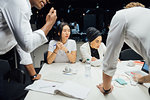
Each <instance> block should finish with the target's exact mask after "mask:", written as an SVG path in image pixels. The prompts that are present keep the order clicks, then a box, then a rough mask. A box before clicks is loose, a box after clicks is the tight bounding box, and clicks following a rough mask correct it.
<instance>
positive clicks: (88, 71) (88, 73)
mask: <svg viewBox="0 0 150 100" xmlns="http://www.w3.org/2000/svg"><path fill="white" fill-rule="evenodd" d="M85 76H86V77H90V76H91V65H90V59H86V62H85Z"/></svg>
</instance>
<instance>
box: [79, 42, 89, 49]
mask: <svg viewBox="0 0 150 100" xmlns="http://www.w3.org/2000/svg"><path fill="white" fill-rule="evenodd" d="M87 45H88V42H85V43H83V44H82V45H81V47H80V48H85V47H87Z"/></svg>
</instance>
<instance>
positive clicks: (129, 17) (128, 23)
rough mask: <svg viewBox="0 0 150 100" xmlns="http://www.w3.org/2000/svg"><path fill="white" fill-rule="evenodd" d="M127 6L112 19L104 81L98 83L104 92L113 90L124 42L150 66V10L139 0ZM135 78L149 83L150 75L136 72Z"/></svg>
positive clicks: (105, 60)
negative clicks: (141, 74) (112, 83)
mask: <svg viewBox="0 0 150 100" xmlns="http://www.w3.org/2000/svg"><path fill="white" fill-rule="evenodd" d="M125 8H126V9H123V10H120V11H117V12H116V14H115V15H114V16H113V18H112V20H111V24H110V30H109V33H108V38H107V43H106V47H107V50H106V53H105V55H104V62H103V83H101V84H99V85H97V87H98V88H99V89H100V91H101V92H102V93H103V94H108V93H110V92H111V91H112V90H113V86H112V85H111V80H112V77H113V75H114V74H115V71H116V65H117V62H118V58H119V53H120V51H121V48H122V46H123V44H124V42H125V43H127V44H128V45H129V46H130V47H131V48H132V49H133V50H134V51H136V52H137V53H138V54H140V55H141V56H142V57H143V58H144V60H145V62H146V63H147V64H148V65H149V66H150V45H149V43H150V38H149V37H148V36H149V35H150V28H149V26H150V20H149V18H150V10H149V9H147V8H145V6H144V5H142V4H141V3H138V2H131V3H129V4H128V5H127V6H126V7H125ZM134 79H138V82H139V83H147V82H150V75H147V76H140V75H138V74H136V75H135V76H134Z"/></svg>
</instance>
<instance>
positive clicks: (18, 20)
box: [0, 0, 57, 55]
mask: <svg viewBox="0 0 150 100" xmlns="http://www.w3.org/2000/svg"><path fill="white" fill-rule="evenodd" d="M48 2H49V0H1V3H0V29H1V30H0V55H2V54H5V53H7V52H8V51H10V50H11V49H12V48H13V47H14V46H15V45H16V44H18V45H19V46H20V47H21V48H22V49H23V50H24V51H26V52H32V51H33V50H34V49H36V48H37V47H39V46H40V45H42V44H44V43H46V42H47V38H46V35H47V34H48V32H49V31H50V30H51V28H52V26H53V25H54V23H55V21H56V19H57V16H56V10H54V8H51V9H50V11H49V13H48V14H47V16H46V23H45V25H44V26H43V27H42V28H41V29H39V30H36V31H32V29H31V25H30V17H31V14H32V12H31V7H36V8H37V9H42V8H43V7H44V6H45V5H46V4H47V3H48Z"/></svg>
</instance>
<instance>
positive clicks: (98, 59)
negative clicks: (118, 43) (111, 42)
mask: <svg viewBox="0 0 150 100" xmlns="http://www.w3.org/2000/svg"><path fill="white" fill-rule="evenodd" d="M87 38H88V42H86V43H84V44H83V45H82V46H81V47H80V52H81V56H82V62H85V61H86V60H87V59H89V60H90V62H91V65H93V66H100V65H101V64H102V60H103V56H104V53H105V51H106V46H105V44H104V43H103V42H102V34H101V33H100V31H99V30H97V29H96V28H94V27H89V28H88V29H87Z"/></svg>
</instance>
